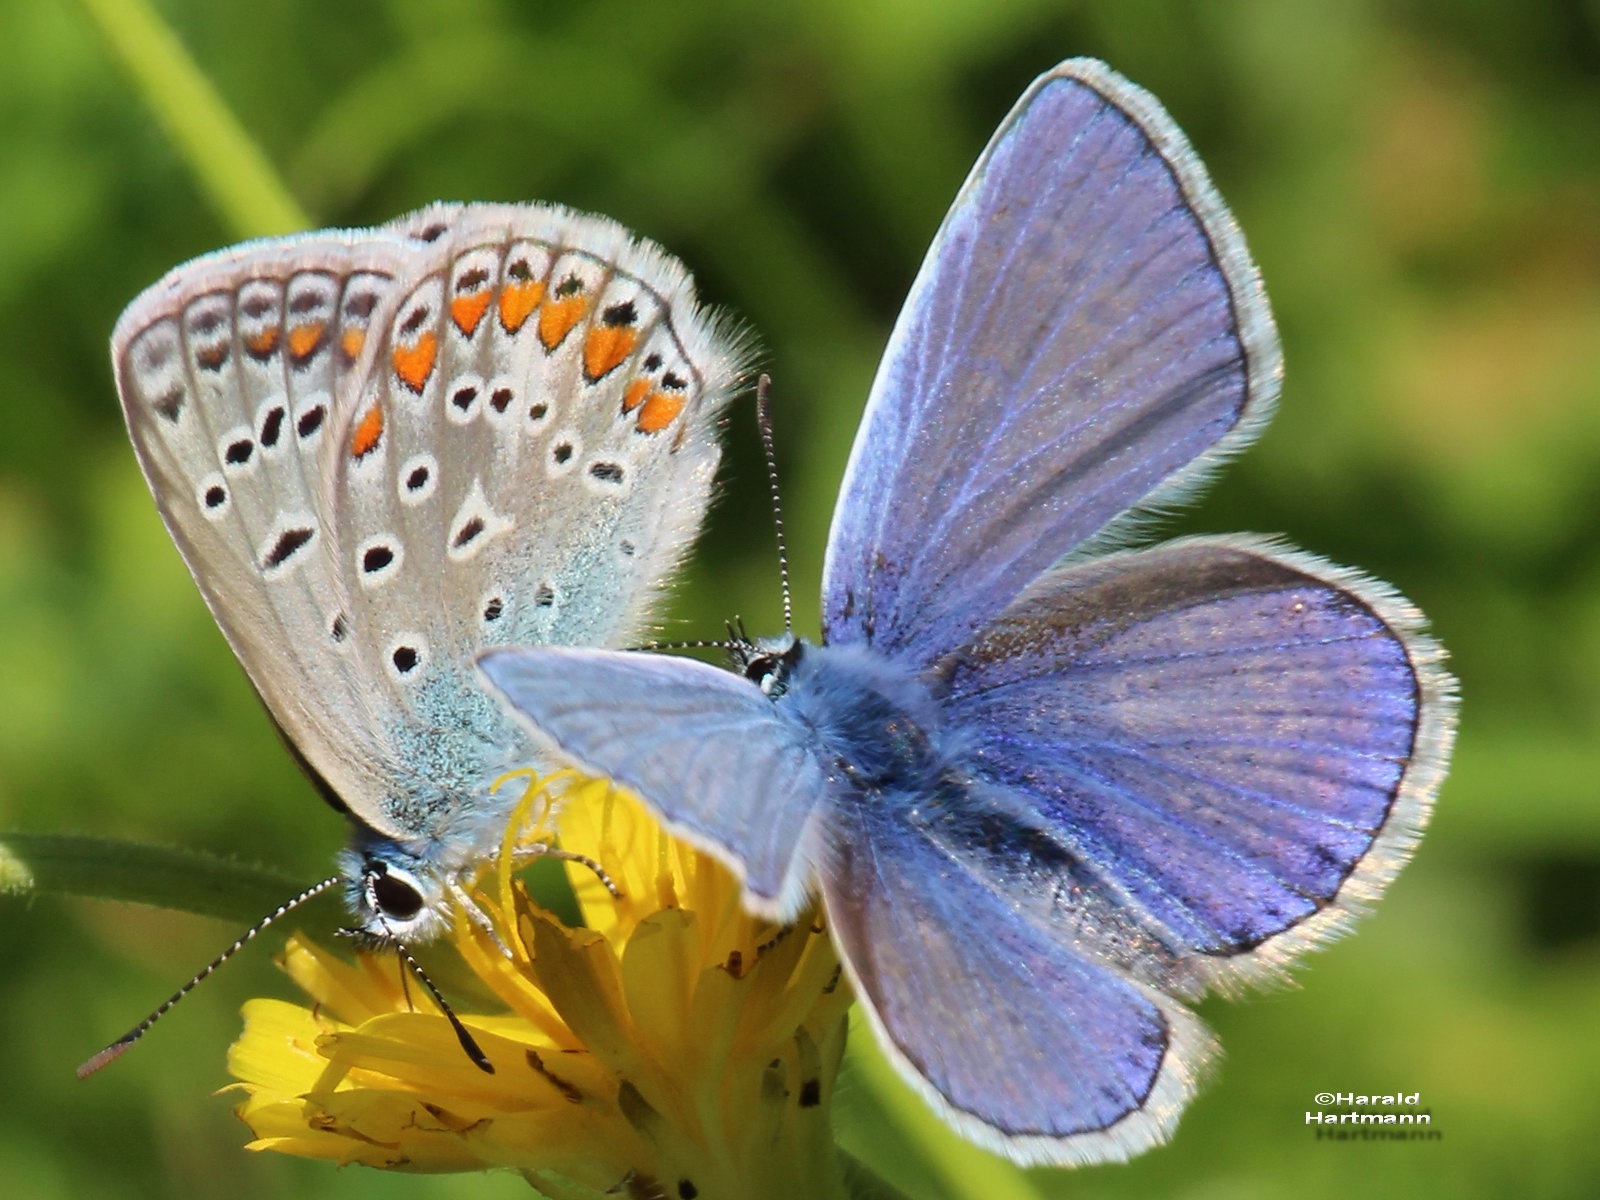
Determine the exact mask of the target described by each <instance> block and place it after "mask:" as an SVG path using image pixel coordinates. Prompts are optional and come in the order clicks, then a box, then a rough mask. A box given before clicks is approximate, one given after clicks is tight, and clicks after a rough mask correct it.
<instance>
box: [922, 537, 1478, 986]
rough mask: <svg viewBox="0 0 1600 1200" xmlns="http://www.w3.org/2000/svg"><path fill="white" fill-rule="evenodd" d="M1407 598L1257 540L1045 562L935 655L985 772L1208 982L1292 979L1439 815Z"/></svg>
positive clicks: (1440, 737) (1443, 685) (1434, 745)
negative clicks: (1253, 975) (1011, 599)
mask: <svg viewBox="0 0 1600 1200" xmlns="http://www.w3.org/2000/svg"><path fill="white" fill-rule="evenodd" d="M1418 627H1419V618H1418V617H1417V616H1416V613H1415V611H1414V610H1412V609H1411V608H1410V607H1409V606H1407V605H1405V604H1404V602H1403V601H1400V600H1398V599H1395V598H1393V597H1392V596H1391V595H1390V594H1389V593H1387V592H1386V591H1385V590H1384V589H1382V588H1381V587H1380V586H1379V585H1375V584H1373V583H1372V582H1371V581H1369V580H1364V579H1362V578H1360V577H1359V576H1357V575H1356V574H1355V573H1354V572H1349V571H1343V570H1340V569H1338V568H1334V567H1331V566H1329V565H1328V564H1326V563H1323V562H1320V561H1319V560H1316V559H1314V558H1312V557H1311V556H1309V555H1304V554H1299V553H1295V552H1288V551H1283V550H1281V549H1278V548H1276V547H1273V546H1271V545H1270V544H1269V543H1265V542H1263V541H1261V540H1259V539H1247V538H1240V537H1234V538H1226V539H1224V538H1193V539H1185V540H1181V541H1177V542H1171V543H1167V544H1165V545H1161V546H1156V547H1152V548H1149V549H1145V550H1139V551H1133V552H1126V553H1122V554H1114V555H1108V556H1105V557H1102V558H1098V559H1095V560H1091V561H1087V562H1084V563H1080V564H1077V565H1075V566H1069V567H1065V568H1062V569H1059V570H1057V571H1054V572H1052V573H1050V574H1048V575H1046V576H1045V577H1044V578H1042V579H1041V580H1039V581H1038V582H1037V583H1036V584H1035V585H1034V586H1033V587H1032V588H1030V589H1029V591H1028V592H1027V593H1026V594H1025V595H1024V596H1023V597H1021V598H1020V599H1019V600H1018V601H1017V602H1016V603H1014V604H1013V605H1012V606H1011V608H1009V609H1008V610H1007V611H1006V612H1005V613H1004V614H1002V615H1001V617H1000V618H999V619H997V620H996V621H995V622H994V623H992V624H991V625H990V626H989V627H987V628H986V629H985V630H983V631H982V632H981V633H980V634H979V635H978V636H977V637H975V638H974V639H973V640H972V642H971V643H969V644H968V645H967V646H966V647H963V648H962V649H960V650H958V651H956V652H955V653H953V654H952V655H951V656H950V657H949V659H948V660H947V661H946V662H945V663H944V664H942V665H941V668H940V674H941V676H942V677H943V678H944V680H945V681H946V682H945V687H946V689H947V698H946V700H945V710H946V711H947V712H948V713H950V714H951V716H952V717H953V718H954V719H955V720H957V721H958V722H959V724H960V726H961V728H963V729H964V730H965V731H966V732H967V735H968V736H969V737H970V738H971V739H972V749H971V751H970V756H969V757H970V761H971V762H972V763H973V765H974V769H975V770H976V771H977V772H978V773H979V775H980V776H981V777H983V778H985V779H987V780H988V781H990V782H992V783H993V784H995V785H996V786H998V787H1004V788H1007V789H1010V790H1011V791H1012V792H1013V793H1017V794H1021V795H1023V796H1026V797H1028V798H1029V799H1030V801H1031V804H1032V805H1033V808H1034V818H1033V819H1035V820H1036V821H1038V822H1040V823H1041V824H1042V825H1043V826H1044V827H1045V828H1047V829H1048V830H1049V831H1050V832H1051V836H1052V837H1054V838H1056V839H1057V840H1059V842H1060V843H1061V844H1062V845H1064V846H1066V847H1069V848H1070V850H1071V852H1072V853H1073V854H1074V855H1075V856H1077V857H1079V858H1081V859H1083V860H1085V861H1089V862H1093V863H1095V864H1097V868H1098V869H1099V870H1100V871H1101V872H1103V873H1104V874H1105V875H1106V877H1107V878H1108V879H1110V880H1111V881H1113V882H1114V883H1115V884H1116V885H1117V886H1118V887H1119V888H1121V889H1122V890H1123V892H1124V894H1125V896H1126V898H1127V901H1128V904H1129V906H1130V910H1131V911H1132V912H1133V913H1135V914H1137V915H1138V916H1139V918H1140V919H1141V920H1142V921H1143V922H1144V923H1145V924H1146V925H1147V927H1148V928H1149V929H1150V930H1151V931H1152V932H1153V933H1154V934H1156V935H1157V936H1158V937H1159V938H1160V940H1161V941H1162V942H1163V943H1164V944H1165V945H1167V946H1170V947H1173V948H1175V949H1177V950H1179V951H1180V952H1182V953H1186V954H1188V955H1191V956H1196V957H1197V958H1199V959H1201V960H1203V961H1204V962H1205V963H1207V964H1208V966H1207V971H1208V972H1209V974H1210V975H1211V977H1212V978H1215V979H1226V978H1228V977H1230V976H1231V975H1233V974H1236V973H1238V971H1239V970H1242V969H1243V970H1247V969H1248V968H1250V967H1252V966H1259V967H1261V968H1263V969H1266V970H1272V969H1275V968H1277V967H1281V966H1282V965H1283V963H1285V962H1286V961H1287V960H1288V958H1290V957H1292V956H1293V955H1294V954H1295V953H1297V952H1298V950H1299V949H1301V948H1303V947H1304V946H1305V945H1307V944H1309V943H1311V942H1314V941H1316V940H1318V939H1319V938H1322V937H1325V936H1326V935H1327V934H1328V933H1331V932H1334V931H1336V930H1337V929H1338V928H1339V927H1340V925H1341V924H1342V923H1343V922H1344V921H1345V920H1346V919H1347V917H1348V915H1349V912H1350V909H1351V907H1352V905H1353V904H1359V903H1361V902H1362V901H1365V900H1370V899H1373V898H1374V897H1375V896H1376V895H1377V893H1378V892H1379V891H1380V890H1381V889H1382V887H1383V886H1384V884H1385V883H1387V881H1388V879H1389V878H1390V877H1391V876H1392V875H1393V873H1394V871H1395V870H1396V869H1398V867H1399V865H1400V864H1401V863H1402V862H1403V861H1404V860H1405V858H1406V857H1407V856H1408V855H1409V852H1410V849H1411V847H1412V845H1413V844H1414V843H1415V841H1416V839H1417V837H1418V836H1419V835H1420V833H1421V829H1422V827H1423V825H1424V824H1425V823H1426V820H1427V815H1428V806H1429V803H1430V801H1431V796H1432V793H1433V791H1434V789H1435V788H1436V786H1437V779H1438V775H1439V772H1440V770H1441V769H1442V762H1443V757H1444V755H1445V754H1446V753H1447V749H1448V746H1447V741H1448V738H1447V733H1446V730H1447V728H1448V724H1449V715H1450V710H1451V698H1450V692H1449V685H1448V680H1447V678H1446V677H1445V676H1444V674H1443V672H1442V671H1441V670H1440V668H1439V667H1438V665H1437V658H1438V653H1437V650H1436V649H1435V648H1434V646H1433V644H1432V643H1431V642H1430V641H1429V640H1428V639H1427V638H1425V637H1424V636H1422V635H1421V634H1420V633H1419V632H1418Z"/></svg>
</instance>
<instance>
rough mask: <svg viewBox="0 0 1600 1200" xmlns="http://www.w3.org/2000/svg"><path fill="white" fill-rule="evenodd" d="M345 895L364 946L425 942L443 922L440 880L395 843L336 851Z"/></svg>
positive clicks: (444, 926)
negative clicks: (343, 851) (342, 869)
mask: <svg viewBox="0 0 1600 1200" xmlns="http://www.w3.org/2000/svg"><path fill="white" fill-rule="evenodd" d="M342 859H343V860H342V862H341V863H340V865H341V866H342V867H343V868H344V878H345V899H346V902H347V903H348V905H349V907H350V912H351V914H352V915H353V916H354V917H355V919H356V924H355V927H354V928H353V929H351V930H350V931H349V932H350V933H351V934H352V936H354V937H355V938H356V939H357V940H358V941H361V942H363V943H365V944H367V945H371V946H378V947H388V946H392V945H395V944H396V943H399V944H402V945H405V944H415V943H418V942H427V941H431V940H432V939H434V938H435V937H437V936H439V934H441V933H443V932H444V931H445V930H446V929H447V928H448V927H449V924H450V922H449V917H448V916H447V915H446V914H447V913H448V911H449V907H448V902H447V896H446V888H445V885H444V882H443V881H442V880H441V879H440V878H439V877H438V876H437V875H436V874H435V873H434V872H431V871H429V870H427V869H426V868H425V867H423V866H422V864H420V863H419V862H417V861H416V860H415V859H412V858H410V857H409V856H407V855H404V854H403V853H402V852H400V851H399V848H398V847H391V846H384V845H366V846H360V845H358V846H355V847H353V848H352V849H350V850H347V851H346V852H345V854H344V855H343V856H342Z"/></svg>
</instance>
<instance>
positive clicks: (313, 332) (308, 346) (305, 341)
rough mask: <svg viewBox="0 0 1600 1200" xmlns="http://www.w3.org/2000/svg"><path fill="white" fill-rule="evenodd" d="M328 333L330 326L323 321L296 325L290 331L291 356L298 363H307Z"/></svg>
mask: <svg viewBox="0 0 1600 1200" xmlns="http://www.w3.org/2000/svg"><path fill="white" fill-rule="evenodd" d="M327 331H328V326H327V325H326V324H325V323H324V322H322V321H312V322H309V323H307V324H305V325H296V326H295V327H294V328H293V329H291V330H290V331H289V356H290V357H291V358H293V359H294V360H295V361H296V362H305V360H306V359H308V358H310V357H311V356H312V355H313V354H315V353H316V352H317V347H319V346H321V345H322V337H323V335H324V334H325V333H327Z"/></svg>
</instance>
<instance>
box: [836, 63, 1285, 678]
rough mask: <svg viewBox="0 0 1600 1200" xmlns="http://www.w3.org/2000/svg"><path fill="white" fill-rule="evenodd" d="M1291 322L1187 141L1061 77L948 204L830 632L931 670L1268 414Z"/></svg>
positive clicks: (854, 525) (1098, 90) (867, 431)
mask: <svg viewBox="0 0 1600 1200" xmlns="http://www.w3.org/2000/svg"><path fill="white" fill-rule="evenodd" d="M1277 375H1278V358H1277V343H1276V336H1275V334H1274V332H1273V328H1272V322H1271V318H1270V316H1269V315H1268V312H1267V309H1266V306H1265V301H1264V300H1263V299H1262V297H1261V294H1260V284H1259V281H1258V279H1257V276H1256V273H1255V268H1254V266H1253V265H1252V264H1251V262H1250V260H1249V257H1248V255H1247V253H1246V251H1245V248H1244V244H1243V241H1242V239H1241V238H1240V236H1239V233H1238V230H1237V228H1236V227H1235V225H1234V223H1233V220H1232V218H1231V217H1230V216H1229V215H1228V213H1227V210H1226V209H1225V208H1224V207H1223V205H1222V202H1221V200H1220V199H1219V198H1218V197H1217V195H1216V193H1215V191H1214V190H1213V189H1212V187H1211V185H1210V183H1209V182H1208V180H1207V178H1206V174H1205V170H1204V168H1203V167H1202V166H1201V165H1200V162H1199V160H1198V159H1196V158H1195V156H1194V154H1193V152H1192V151H1191V150H1190V148H1189V145H1188V143H1187V141H1186V140H1185V138H1184V137H1183V134H1182V133H1181V132H1180V131H1179V130H1178V129H1177V128H1176V127H1175V126H1174V125H1173V124H1172V122H1171V120H1170V118H1168V117H1167V116H1166V114H1165V113H1164V112H1163V111H1162V110H1161V108H1160V106H1159V105H1158V104H1157V103H1156V102H1155V101H1154V100H1153V99H1152V98H1151V97H1150V96H1148V95H1147V94H1146V93H1145V92H1143V91H1142V90H1140V89H1139V88H1136V87H1134V86H1133V85H1131V84H1129V83H1128V82H1127V81H1126V80H1123V79H1121V78H1120V77H1118V76H1116V75H1114V74H1112V73H1111V72H1109V71H1108V70H1106V68H1104V67H1103V66H1102V65H1100V64H1098V63H1085V62H1083V61H1075V62H1069V63H1066V64H1063V65H1062V66H1061V67H1059V68H1057V69H1056V70H1055V71H1054V72H1051V73H1050V74H1048V75H1046V76H1044V77H1043V78H1042V79H1040V80H1039V81H1038V82H1037V83H1036V84H1035V85H1034V86H1033V88H1031V89H1030V90H1029V91H1028V93H1027V94H1025V95H1024V96H1023V98H1022V99H1021V101H1020V102H1019V103H1018V105H1017V107H1016V108H1015V110H1013V112H1012V114H1011V116H1010V117H1009V118H1008V119H1007V121H1006V122H1005V124H1003V125H1002V126H1001V128H1000V131H999V132H998V133H997V134H996V135H995V137H994V140H993V141H992V142H991V143H990V145H989V147H988V149H987V150H986V151H985V152H984V154H983V157H982V158H980V159H979V161H978V164H977V165H976V166H975V167H974V168H973V171H972V174H971V176H970V177H969V178H968V180H967V183H966V185H965V186H964V187H963V188H962V190H961V193H960V195H959V196H958V197H957V199H956V202H955V204H954V206H953V207H952V209H951V211H950V214H949V216H947V217H946V218H945V222H944V225H943V226H942V227H941V229H940V231H939V234H938V237H937V238H936V239H935V241H934V243H933V246H932V248H931V249H930V250H929V251H928V257H927V259H926V261H925V262H924V264H923V267H922V270H921V272H920V273H919V274H918V276H917V279H916V282H915V283H914V284H913V286H912V289H911V295H910V297H909V298H908V300H907V302H906V307H905V310H904V311H903V313H902V314H901V317H900V320H899V322H898V323H897V324H896V326H895V331H894V334H893V336H892V337H891V339H890V343H889V347H888V349H887V351H886V352H885V355H884V360H883V363H882V365H881V366H880V368H879V371H878V377H877V380H876V382H875V383H874V385H873V390H872V395H871V398H870V399H869V401H868V405H867V412H866V415H865V417H864V419H863V421H862V424H861V428H860V430H859V432H858V434H857V437H856V445H855V449H854V451H853V452H852V454H851V459H850V465H849V467H848V469H847V471H846V477H845V483H844V488H843V490H842V492H841V493H840V497H839V502H838V507H837V508H836V510H835V513H834V521H833V531H832V534H831V536H830V540H829V545H828V558H827V563H826V565H825V570H824V587H823V613H824V631H825V635H826V637H827V639H828V640H829V641H830V642H833V643H835V644H838V643H843V642H853V641H862V640H865V641H868V642H871V643H872V644H873V645H875V646H877V647H878V648H880V649H881V650H883V651H884V652H885V653H890V654H893V655H895V656H896V657H897V658H900V659H901V660H902V661H907V662H914V663H917V664H920V665H924V666H926V665H929V664H931V663H932V662H933V661H934V660H935V659H936V658H937V657H938V656H939V655H940V654H941V653H943V652H945V651H947V650H950V649H952V648H954V647H955V646H956V645H958V644H959V643H960V642H961V641H962V640H964V639H965V637H966V635H967V634H968V633H970V632H971V631H972V630H974V629H976V628H978V627H979V626H980V625H981V624H982V623H983V622H984V621H985V620H987V619H988V618H990V617H992V616H994V615H995V614H996V613H998V612H999V611H1000V609H1002V608H1004V607H1005V605H1006V604H1007V603H1009V602H1010V600H1011V599H1012V598H1013V597H1014V596H1016V595H1017V593H1019V592H1020V591H1021V590H1022V589H1023V587H1025V586H1026V585H1027V584H1028V583H1029V581H1031V580H1032V579H1033V577H1034V576H1035V575H1037V574H1038V573H1039V572H1040V571H1041V570H1043V569H1044V568H1046V567H1048V566H1050V565H1051V564H1052V563H1053V562H1055V561H1056V560H1057V559H1058V558H1060V557H1061V556H1062V555H1064V554H1066V553H1067V552H1068V551H1070V550H1072V549H1074V548H1075V547H1078V546H1080V545H1082V544H1083V543H1084V542H1086V541H1087V540H1088V539H1090V538H1092V537H1094V536H1095V535H1097V534H1099V533H1101V532H1102V531H1104V530H1105V529H1106V528H1107V526H1108V525H1109V524H1110V523H1112V522H1113V521H1114V520H1115V519H1116V518H1117V517H1118V516H1120V515H1122V514H1124V513H1126V512H1127V511H1128V510H1129V509H1131V508H1133V507H1134V506H1136V505H1140V504H1150V503H1156V502H1159V501H1160V500H1162V499H1166V498H1170V497H1171V496H1173V495H1174V494H1175V493H1176V492H1178V491H1181V489H1182V488H1183V487H1185V486H1186V485H1188V484H1190V483H1192V482H1193V481H1194V479H1195V477H1196V473H1197V472H1199V471H1201V470H1202V469H1203V468H1204V467H1205V466H1206V465H1208V464H1211V463H1214V462H1215V461H1216V459H1217V456H1218V454H1219V453H1221V452H1223V451H1226V450H1230V449H1234V448H1237V447H1238V446H1239V445H1241V444H1242V442H1243V441H1244V440H1247V439H1248V436H1250V435H1251V433H1252V432H1253V431H1254V430H1255V429H1256V428H1258V427H1259V425H1260V423H1261V421H1263V420H1264V419H1265V416H1266V412H1267V409H1268V407H1269V406H1270V403H1271V400H1272V398H1273V395H1274V394H1275V391H1276V387H1277Z"/></svg>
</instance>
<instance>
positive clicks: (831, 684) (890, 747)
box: [769, 641, 952, 794]
mask: <svg viewBox="0 0 1600 1200" xmlns="http://www.w3.org/2000/svg"><path fill="white" fill-rule="evenodd" d="M785 661H786V662H787V664H788V665H787V667H786V669H785V670H783V671H782V678H781V679H780V681H779V686H778V687H775V688H772V689H769V694H772V692H774V691H775V692H777V696H776V698H775V703H776V704H778V705H779V707H780V708H787V709H789V711H790V712H791V713H792V714H793V715H794V716H796V717H797V718H799V719H800V720H802V721H804V722H805V723H806V724H808V725H810V726H811V727H812V728H813V729H815V730H816V733H817V737H818V740H819V742H820V744H821V746H822V748H823V751H824V753H825V755H826V756H827V758H828V760H829V762H828V766H829V767H830V768H832V769H834V770H836V771H837V772H838V773H839V774H840V775H842V776H843V780H844V782H846V783H847V784H849V785H853V786H854V788H855V789H857V790H859V791H863V792H868V793H872V794H882V793H886V792H899V791H916V790H922V789H925V788H930V787H932V788H937V786H938V785H939V783H940V781H941V779H943V778H944V777H945V776H946V775H947V774H948V773H949V771H950V769H951V766H952V756H951V753H950V746H949V744H948V743H949V738H948V736H947V733H946V729H945V724H944V722H943V720H942V717H941V713H940V710H939V706H938V703H937V702H936V700H935V698H934V696H933V694H932V693H931V692H930V691H929V690H928V687H927V685H926V684H924V683H923V682H922V681H921V680H920V679H918V678H917V677H916V676H915V675H912V674H910V673H908V672H906V671H903V670H902V669H900V668H899V667H897V666H896V665H895V664H893V663H891V662H889V661H888V660H886V659H884V658H883V657H881V656H879V655H877V654H874V653H872V652H871V651H870V650H868V649H866V648H865V647H859V646H816V645H812V644H810V643H808V642H804V641H797V642H796V643H795V645H794V651H791V654H790V655H788V656H785Z"/></svg>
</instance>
